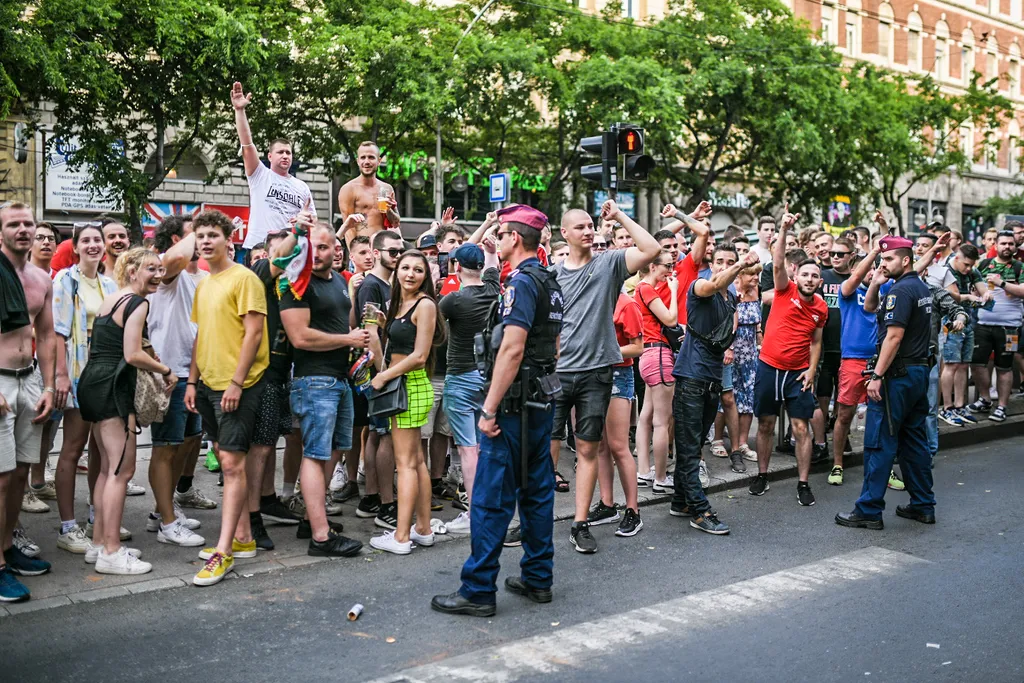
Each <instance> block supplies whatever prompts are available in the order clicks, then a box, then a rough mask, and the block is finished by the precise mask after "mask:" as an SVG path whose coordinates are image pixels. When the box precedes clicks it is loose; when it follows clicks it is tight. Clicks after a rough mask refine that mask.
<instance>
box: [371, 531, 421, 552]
mask: <svg viewBox="0 0 1024 683" xmlns="http://www.w3.org/2000/svg"><path fill="white" fill-rule="evenodd" d="M410 539H411V537H410ZM370 547H371V548H376V549H377V550H383V551H384V552H387V553H394V554H395V555H408V554H409V553H411V552H412V540H408V541H406V542H405V543H399V542H398V541H396V540H395V532H394V531H386V532H384V533H383V534H381V535H380V536H374V537H373V538H371V539H370Z"/></svg>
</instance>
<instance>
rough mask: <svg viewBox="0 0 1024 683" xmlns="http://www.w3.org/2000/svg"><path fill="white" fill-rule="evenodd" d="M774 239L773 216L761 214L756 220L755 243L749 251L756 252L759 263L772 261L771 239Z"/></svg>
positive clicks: (763, 263)
mask: <svg viewBox="0 0 1024 683" xmlns="http://www.w3.org/2000/svg"><path fill="white" fill-rule="evenodd" d="M773 239H775V217H774V216H761V217H760V218H759V219H758V220H757V244H755V245H754V246H752V247H751V248H750V251H752V252H754V253H755V254H757V258H758V259H760V260H761V265H762V266H763V265H765V264H766V263H771V262H772V240H773Z"/></svg>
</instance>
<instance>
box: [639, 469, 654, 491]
mask: <svg viewBox="0 0 1024 683" xmlns="http://www.w3.org/2000/svg"><path fill="white" fill-rule="evenodd" d="M653 484H654V468H653V467H652V468H651V471H650V472H648V473H647V474H640V473H639V472H637V474H636V485H637V486H651V485H653Z"/></svg>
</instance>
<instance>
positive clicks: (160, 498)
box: [146, 216, 217, 547]
mask: <svg viewBox="0 0 1024 683" xmlns="http://www.w3.org/2000/svg"><path fill="white" fill-rule="evenodd" d="M155 246H156V248H157V250H158V251H159V252H160V254H161V257H160V258H161V260H162V262H163V266H164V276H163V278H162V279H161V282H160V285H159V286H158V287H157V290H156V291H155V292H154V293H152V294H150V295H149V315H148V316H147V318H146V324H147V327H148V328H149V339H150V341H151V342H152V343H153V350H154V351H155V352H156V354H157V356H159V357H160V360H162V361H163V362H164V363H166V364H167V367H169V368H170V369H171V370H172V371H173V372H174V374H175V376H176V377H177V378H178V385H177V386H176V387H175V388H174V391H173V392H172V393H171V403H170V406H169V407H168V409H167V413H166V414H165V415H164V418H163V420H162V421H160V422H154V423H153V424H152V425H151V426H150V430H151V433H152V439H153V458H152V460H151V461H150V464H149V484H150V487H151V488H152V489H153V497H154V498H155V499H156V513H152V512H151V513H150V514H149V519H147V520H146V529H147V530H148V531H155V532H157V540H158V541H160V542H161V543H169V544H171V545H179V546H184V547H196V546H202V545H203V544H204V543H205V540H204V539H203V537H202V536H200V535H198V534H196V533H194V531H193V530H194V529H197V528H198V527H199V522H198V521H196V520H194V519H188V518H187V517H185V515H184V514H183V513H182V512H180V508H179V506H180V505H181V504H182V502H186V503H188V507H198V508H205V509H210V508H215V507H217V504H216V503H214V502H213V501H211V500H209V499H206V498H205V497H204V496H203V495H202V494H201V493H199V492H198V491H197V490H195V488H194V487H191V486H190V487H189V490H188V491H187V492H186V493H184V494H179V493H177V492H175V490H174V487H175V482H177V481H178V476H179V475H180V474H181V473H182V470H183V469H184V467H185V460H186V459H187V458H188V456H189V455H190V454H192V453H198V450H199V440H200V439H201V438H202V433H203V424H202V419H201V418H200V417H199V415H197V414H195V413H190V412H189V411H187V410H186V409H185V388H186V387H185V381H186V379H187V378H188V372H189V365H190V364H191V363H192V345H193V343H194V342H195V338H196V327H197V326H196V324H195V323H193V322H192V301H193V299H194V298H195V293H196V280H195V278H193V277H192V276H191V273H190V272H189V271H191V272H192V273H194V272H196V271H197V270H198V268H197V265H198V254H197V252H196V238H195V234H193V232H192V224H191V222H189V221H188V220H187V219H184V218H183V217H181V216H168V217H166V218H164V219H163V220H162V221H160V225H159V226H157V229H156V233H155ZM189 479H191V477H189ZM197 501H198V502H197Z"/></svg>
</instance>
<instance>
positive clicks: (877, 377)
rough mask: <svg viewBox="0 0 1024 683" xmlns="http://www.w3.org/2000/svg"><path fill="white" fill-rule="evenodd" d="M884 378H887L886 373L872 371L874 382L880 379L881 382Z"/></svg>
mask: <svg viewBox="0 0 1024 683" xmlns="http://www.w3.org/2000/svg"><path fill="white" fill-rule="evenodd" d="M883 379H885V375H879V374H878V373H877V372H872V373H871V381H872V382H874V381H875V380H878V381H879V382H881V381H882V380H883Z"/></svg>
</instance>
